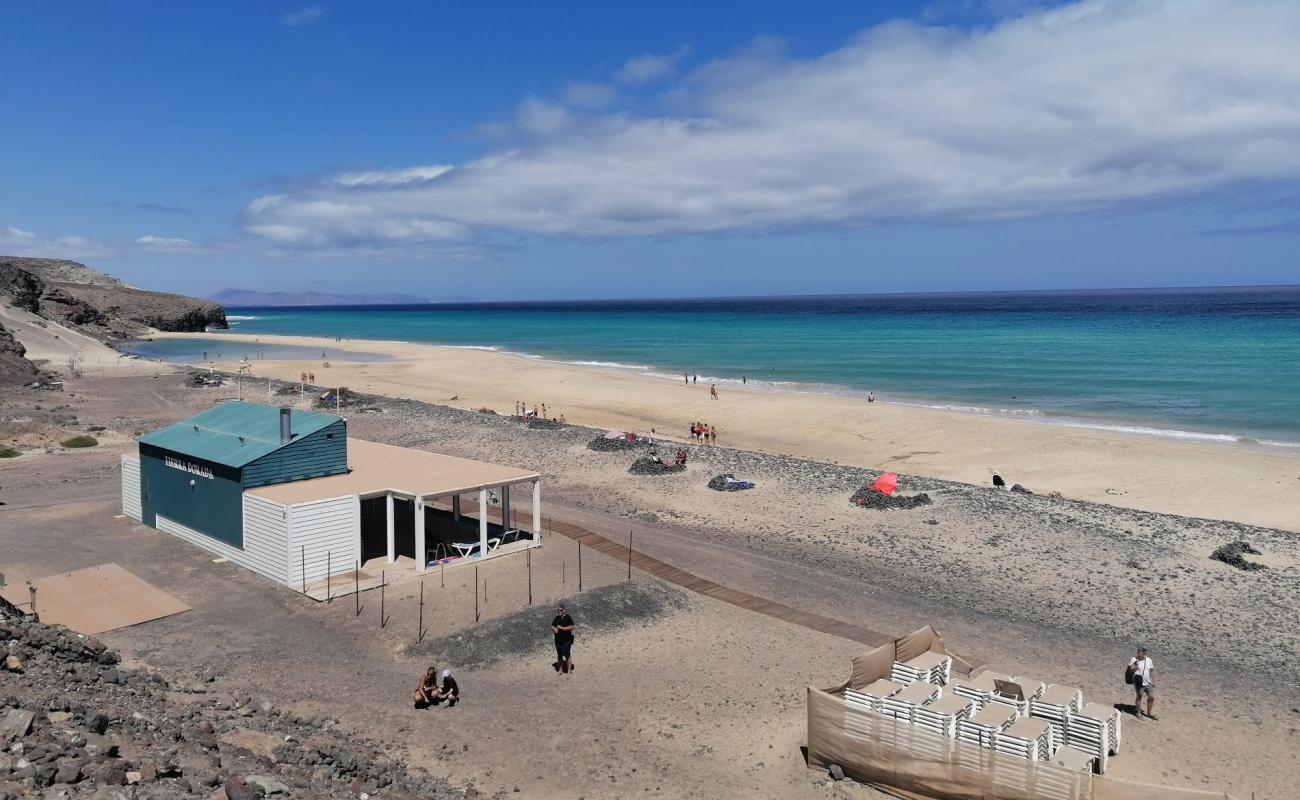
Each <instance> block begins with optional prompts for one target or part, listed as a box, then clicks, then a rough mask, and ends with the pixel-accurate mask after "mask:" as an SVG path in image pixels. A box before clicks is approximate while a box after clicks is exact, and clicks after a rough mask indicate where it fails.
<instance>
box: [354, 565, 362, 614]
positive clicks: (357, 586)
mask: <svg viewBox="0 0 1300 800" xmlns="http://www.w3.org/2000/svg"><path fill="white" fill-rule="evenodd" d="M356 564H357V568H356V569H355V570H353V571H352V596H353V597H355V598H356V599H357V616H358V617H359V616H361V562H360V561H358V562H356Z"/></svg>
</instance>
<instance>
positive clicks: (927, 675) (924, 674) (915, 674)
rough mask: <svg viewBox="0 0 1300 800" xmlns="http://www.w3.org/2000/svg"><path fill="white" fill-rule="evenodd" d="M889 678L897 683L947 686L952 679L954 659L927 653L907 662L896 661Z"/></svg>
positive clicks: (931, 652)
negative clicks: (923, 683) (918, 682)
mask: <svg viewBox="0 0 1300 800" xmlns="http://www.w3.org/2000/svg"><path fill="white" fill-rule="evenodd" d="M889 678H890V680H892V681H894V682H896V683H916V682H917V681H924V682H925V683H933V684H934V685H936V686H945V685H947V683H948V681H949V680H950V679H951V678H952V657H951V656H946V655H944V654H942V653H935V652H933V651H927V652H924V653H922V654H921V655H919V656H917V657H916V658H911V659H908V660H907V661H895V662H894V666H893V667H891V668H890V670H889Z"/></svg>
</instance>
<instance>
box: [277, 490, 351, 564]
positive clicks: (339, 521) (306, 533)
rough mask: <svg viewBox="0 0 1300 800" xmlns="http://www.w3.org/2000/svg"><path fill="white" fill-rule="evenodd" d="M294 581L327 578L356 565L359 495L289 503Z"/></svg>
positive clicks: (290, 549) (290, 550)
mask: <svg viewBox="0 0 1300 800" xmlns="http://www.w3.org/2000/svg"><path fill="white" fill-rule="evenodd" d="M289 520H290V525H289V572H290V577H291V580H290V585H291V586H299V585H301V584H302V582H303V571H304V568H305V570H306V581H307V583H312V582H313V581H317V580H323V579H324V578H325V572H326V569H327V568H328V570H329V571H330V572H331V573H333V574H338V573H340V572H350V571H351V570H353V569H355V568H356V560H357V538H358V536H359V535H360V524H361V501H360V499H359V498H358V497H357V496H356V495H347V496H345V497H334V498H331V499H328V500H315V501H312V502H310V503H298V504H296V505H292V506H289Z"/></svg>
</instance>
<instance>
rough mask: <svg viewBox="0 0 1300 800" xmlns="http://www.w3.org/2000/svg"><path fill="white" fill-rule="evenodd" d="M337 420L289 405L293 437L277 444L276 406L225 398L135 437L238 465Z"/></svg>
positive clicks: (147, 442) (159, 445)
mask: <svg viewBox="0 0 1300 800" xmlns="http://www.w3.org/2000/svg"><path fill="white" fill-rule="evenodd" d="M340 419H341V418H340V417H336V416H334V415H333V414H319V413H316V412H315V411H297V410H294V411H292V412H291V413H290V417H289V423H290V432H291V433H292V434H293V436H292V438H291V439H290V441H289V442H287V443H281V442H280V409H279V408H277V407H276V406H263V405H258V404H257V403H244V402H230V403H222V404H220V405H216V406H213V407H212V408H209V409H208V410H207V411H202V412H200V413H198V414H195V415H194V416H192V417H190V418H188V419H184V420H181V421H180V422H177V423H176V424H174V425H168V426H167V427H165V428H159V429H158V430H156V431H153V432H152V433H146V434H145V435H144V436H141V437H140V439H139V441H140V443H142V444H150V445H153V446H154V447H161V448H162V449H164V450H171V451H173V452H176V453H183V454H184V455H187V456H193V457H194V458H201V459H203V460H205V461H212V462H215V463H217V464H225V465H226V466H230V467H242V466H244V465H246V464H251V463H252V462H254V461H256V460H257V459H259V458H261V457H262V456H265V455H269V454H270V453H274V452H275V451H276V450H279V449H280V448H281V447H284V446H285V444H291V443H292V442H296V441H298V440H299V439H301V438H303V437H304V436H308V435H310V434H313V433H315V432H316V431H318V430H320V429H322V428H324V427H326V426H329V425H332V424H334V423H335V422H338V421H339V420H340Z"/></svg>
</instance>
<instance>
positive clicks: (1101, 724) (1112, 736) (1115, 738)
mask: <svg viewBox="0 0 1300 800" xmlns="http://www.w3.org/2000/svg"><path fill="white" fill-rule="evenodd" d="M1119 725H1120V717H1119V711H1118V710H1117V709H1115V708H1112V707H1111V706H1107V705H1102V704H1101V703H1088V704H1087V705H1085V706H1084V707H1083V708H1082V709H1080V711H1079V713H1078V714H1071V715H1070V717H1069V719H1068V720H1067V721H1066V724H1065V743H1066V744H1068V745H1070V746H1071V747H1074V748H1077V749H1079V750H1082V751H1083V752H1085V753H1088V754H1089V755H1091V756H1092V757H1093V758H1095V759H1096V762H1095V768H1096V770H1097V772H1098V773H1099V774H1100V773H1104V772H1105V771H1106V765H1107V761H1108V760H1109V757H1110V756H1111V755H1113V754H1115V753H1118V752H1119Z"/></svg>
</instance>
